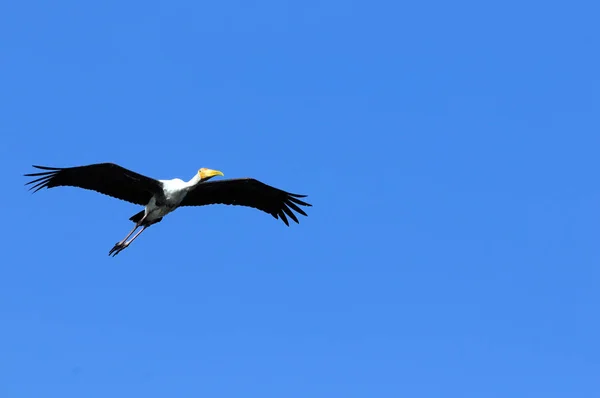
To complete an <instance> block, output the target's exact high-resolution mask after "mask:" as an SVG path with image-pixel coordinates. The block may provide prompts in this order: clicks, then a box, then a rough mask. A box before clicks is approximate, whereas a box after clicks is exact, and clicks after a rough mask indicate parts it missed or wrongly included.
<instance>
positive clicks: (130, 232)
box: [108, 214, 147, 256]
mask: <svg viewBox="0 0 600 398" xmlns="http://www.w3.org/2000/svg"><path fill="white" fill-rule="evenodd" d="M146 216H147V214H144V217H142V218H141V219H140V221H138V222H137V223H135V226H134V227H133V229H132V230H131V231H129V233H128V234H127V236H126V237H124V238H123V239H122V240H120V241H119V242H117V243H115V245H114V246H113V248H112V249H111V250H110V252H108V255H109V256H110V255H111V254H112V253H113V252H114V251H115V250H117V249H119V248H120V247H123V245H124V244H125V242H126V241H127V239H128V238H129V237H130V236H131V235H132V234H133V233H134V232H135V230H136V229H138V228H139V227H140V225H142V223H143V222H144V220H145V219H146Z"/></svg>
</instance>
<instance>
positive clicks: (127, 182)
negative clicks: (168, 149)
mask: <svg viewBox="0 0 600 398" xmlns="http://www.w3.org/2000/svg"><path fill="white" fill-rule="evenodd" d="M32 167H34V168H36V169H38V170H43V171H41V172H36V173H28V174H25V175H24V176H26V177H35V178H34V179H32V180H30V181H29V182H27V183H26V184H25V185H26V186H27V185H31V186H30V188H29V190H30V191H31V190H32V191H33V193H35V192H37V191H39V190H40V189H43V188H46V189H49V188H54V187H64V186H70V187H77V188H82V189H86V190H92V191H96V192H98V193H101V194H104V195H108V196H110V197H113V198H116V199H120V200H124V201H127V202H130V203H133V204H136V205H140V206H144V209H143V210H142V211H140V212H138V213H136V214H134V215H133V216H131V217H130V218H129V220H130V221H132V222H133V223H134V224H135V225H134V227H133V229H132V230H131V231H130V232H129V233H128V234H127V236H125V238H123V239H122V240H120V241H119V242H117V243H116V244H115V245H114V246H113V247H112V249H111V250H110V251H109V253H108V255H109V256H112V257H114V256H116V255H117V254H119V253H120V252H121V251H123V250H124V249H126V248H127V247H129V245H131V243H132V242H133V241H134V240H135V239H136V238H137V237H138V236H140V234H141V233H142V232H144V231H145V230H146V229H147V228H148V227H150V226H151V225H154V224H156V223H159V222H161V221H162V219H163V217H165V216H166V215H167V214H169V213H171V212H173V211H174V210H175V209H177V208H179V207H187V206H205V205H212V204H225V205H234V206H245V207H251V208H254V209H258V210H260V211H263V212H265V213H268V214H270V215H272V216H273V217H274V218H275V219H281V221H283V222H284V223H285V224H286V225H287V226H288V227H289V222H288V217H289V218H291V219H292V220H294V221H295V222H296V223H297V224H299V221H298V217H297V216H296V214H294V211H295V212H296V213H299V214H301V215H303V216H307V214H306V213H305V212H304V210H302V209H301V208H300V206H307V207H311V206H312V205H311V204H309V203H306V202H304V201H303V200H301V199H300V198H305V197H306V196H307V195H299V194H294V193H290V192H286V191H283V190H281V189H278V188H275V187H272V186H270V185H267V184H265V183H263V182H261V181H259V180H257V179H255V178H249V177H246V178H232V179H222V180H213V178H214V177H217V176H221V177H224V174H223V173H222V172H221V171H219V170H213V169H209V168H204V167H203V168H201V169H199V170H198V172H197V173H196V174H195V175H194V176H193V177H192V179H190V180H189V181H187V182H186V181H183V180H181V179H179V178H174V179H171V180H159V179H154V178H151V177H148V176H145V175H143V174H140V173H137V172H134V171H132V170H129V169H127V168H125V167H123V166H120V165H118V164H115V163H110V162H107V163H94V164H88V165H83V166H74V167H48V166H37V165H33V166H32ZM138 228H140V230H139V231H138V232H137V233H136V234H135V235H133V233H134V232H135V231H136V230H137V229H138ZM132 235H133V237H132V238H131V239H129V238H130V237H131V236H132ZM128 239H129V240H128Z"/></svg>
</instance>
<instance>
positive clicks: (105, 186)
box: [25, 163, 162, 205]
mask: <svg viewBox="0 0 600 398" xmlns="http://www.w3.org/2000/svg"><path fill="white" fill-rule="evenodd" d="M33 167H35V168H37V169H40V170H46V171H44V172H40V173H31V174H25V176H27V177H37V178H36V179H34V180H32V181H29V182H28V183H26V184H25V185H31V188H30V190H31V189H32V190H34V192H37V191H39V190H40V189H42V188H53V187H59V186H71V187H78V188H83V189H90V190H93V191H96V192H99V193H101V194H104V195H108V196H112V197H113V198H117V199H121V200H125V201H127V202H131V203H135V204H138V205H146V204H148V202H149V201H150V198H151V197H152V195H153V194H154V193H158V192H162V186H161V183H160V181H158V180H155V179H153V178H150V177H146V176H144V175H141V174H138V173H136V172H133V171H131V170H127V169H126V168H123V167H121V166H119V165H117V164H114V163H97V164H90V165H87V166H77V167H66V168H57V167H46V166H33Z"/></svg>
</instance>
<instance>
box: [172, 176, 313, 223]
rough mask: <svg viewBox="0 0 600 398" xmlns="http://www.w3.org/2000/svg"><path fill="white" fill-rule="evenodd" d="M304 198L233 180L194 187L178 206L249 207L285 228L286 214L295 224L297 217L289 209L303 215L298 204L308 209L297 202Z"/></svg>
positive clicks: (249, 179) (240, 180)
mask: <svg viewBox="0 0 600 398" xmlns="http://www.w3.org/2000/svg"><path fill="white" fill-rule="evenodd" d="M304 197H306V195H297V194H293V193H289V192H285V191H282V190H281V189H277V188H274V187H271V186H269V185H267V184H264V183H262V182H260V181H258V180H255V179H253V178H236V179H229V180H219V181H207V182H203V183H200V184H198V185H197V186H196V188H195V189H194V190H192V191H190V192H189V193H188V194H187V196H186V197H185V199H184V200H183V202H182V203H181V206H204V205H210V204H217V203H221V204H226V205H236V206H246V207H253V208H255V209H258V210H262V211H264V212H266V213H269V214H271V215H272V216H273V217H275V218H276V219H277V218H281V220H282V221H283V222H284V223H285V225H287V226H289V223H288V220H287V217H286V214H287V216H289V217H290V218H291V219H292V220H294V221H295V222H296V223H298V218H297V217H296V215H295V214H294V212H293V211H292V210H294V211H296V212H297V213H300V214H302V215H303V216H306V213H305V212H304V211H303V210H302V209H301V208H300V207H298V205H300V206H312V205H310V204H308V203H306V202H303V201H302V200H300V199H298V198H304Z"/></svg>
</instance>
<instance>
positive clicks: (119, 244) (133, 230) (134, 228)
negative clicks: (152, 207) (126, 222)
mask: <svg viewBox="0 0 600 398" xmlns="http://www.w3.org/2000/svg"><path fill="white" fill-rule="evenodd" d="M139 227H140V223H137V224H135V226H134V227H133V229H132V230H131V231H130V232H129V233H128V234H127V236H126V237H124V238H123V239H122V240H120V241H119V242H117V243H116V244H115V247H117V246H123V244H124V243H125V242H126V241H127V239H128V238H129V237H130V236H131V235H133V233H134V232H135V230H136V229H138V228H139Z"/></svg>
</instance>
